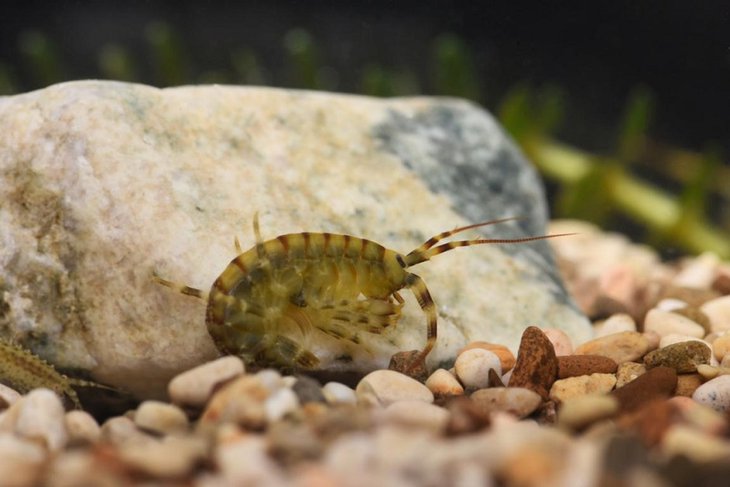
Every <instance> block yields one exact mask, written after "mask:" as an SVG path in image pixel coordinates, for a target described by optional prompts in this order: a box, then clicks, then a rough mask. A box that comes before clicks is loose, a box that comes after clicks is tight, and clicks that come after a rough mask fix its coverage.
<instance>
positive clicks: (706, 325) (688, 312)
mask: <svg viewBox="0 0 730 487" xmlns="http://www.w3.org/2000/svg"><path fill="white" fill-rule="evenodd" d="M674 312H675V313H677V314H679V315H682V316H684V317H685V318H689V319H690V320H692V321H694V322H695V323H697V324H698V325H700V326H701V327H702V329H703V330H704V331H705V335H706V334H708V333H710V332H712V325H711V324H710V318H708V317H707V315H706V314H705V313H703V312H702V310H700V308H699V307H697V306H689V305H687V306H685V307H684V308H679V309H677V310H675V311H674Z"/></svg>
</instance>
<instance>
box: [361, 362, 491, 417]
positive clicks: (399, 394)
mask: <svg viewBox="0 0 730 487" xmlns="http://www.w3.org/2000/svg"><path fill="white" fill-rule="evenodd" d="M497 361H499V360H497ZM355 395H356V396H357V397H358V401H360V400H361V398H362V399H363V400H364V401H367V400H368V398H369V397H374V398H375V399H376V400H377V402H378V404H380V405H381V406H388V405H389V404H392V403H394V402H396V401H404V400H416V401H424V402H428V403H431V402H433V393H432V392H431V391H430V390H429V389H428V387H426V386H425V385H423V384H421V383H420V382H418V381H417V380H415V379H411V378H410V377H408V376H407V375H404V374H401V373H400V372H395V371H393V370H376V371H374V372H370V373H369V374H368V375H366V376H365V377H363V378H362V379H361V380H360V382H359V383H358V384H357V387H356V388H355Z"/></svg>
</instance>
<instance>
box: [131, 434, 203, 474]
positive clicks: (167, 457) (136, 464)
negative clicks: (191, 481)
mask: <svg viewBox="0 0 730 487" xmlns="http://www.w3.org/2000/svg"><path fill="white" fill-rule="evenodd" d="M206 449H207V445H206V442H205V441H204V439H203V438H196V437H180V436H165V437H164V438H162V439H160V440H157V439H155V440H151V441H148V442H145V443H141V444H130V443H127V444H125V445H123V446H121V447H120V449H119V458H120V459H121V460H122V461H123V462H124V463H126V464H127V465H128V466H129V467H130V468H131V469H132V470H133V471H137V472H141V473H143V474H145V475H149V476H152V477H155V478H180V477H183V476H185V475H187V474H189V473H190V472H191V471H192V470H193V468H195V466H196V465H197V463H198V461H199V460H200V459H202V458H204V457H205V455H206Z"/></svg>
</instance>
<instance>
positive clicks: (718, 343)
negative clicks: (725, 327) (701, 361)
mask: <svg viewBox="0 0 730 487" xmlns="http://www.w3.org/2000/svg"><path fill="white" fill-rule="evenodd" d="M712 351H713V352H714V353H715V358H716V359H717V360H719V361H720V362H722V360H723V359H724V358H725V356H726V355H727V354H728V352H730V333H727V334H724V335H720V336H719V337H717V338H715V340H714V341H713V342H712Z"/></svg>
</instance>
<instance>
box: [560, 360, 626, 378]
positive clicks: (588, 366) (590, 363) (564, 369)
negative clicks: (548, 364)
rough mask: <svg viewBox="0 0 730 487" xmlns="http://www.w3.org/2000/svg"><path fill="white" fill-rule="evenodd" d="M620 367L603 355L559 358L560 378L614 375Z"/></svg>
mask: <svg viewBox="0 0 730 487" xmlns="http://www.w3.org/2000/svg"><path fill="white" fill-rule="evenodd" d="M617 368H618V365H617V364H616V362H614V361H613V360H611V359H610V358H608V357H604V356H602V355H568V356H565V357H558V378H559V379H565V378H567V377H575V376H579V375H589V374H596V373H599V374H613V373H615V372H616V369H617Z"/></svg>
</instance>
